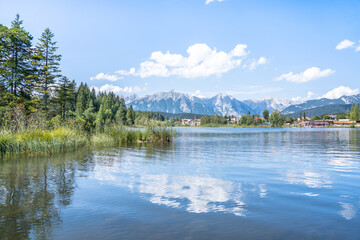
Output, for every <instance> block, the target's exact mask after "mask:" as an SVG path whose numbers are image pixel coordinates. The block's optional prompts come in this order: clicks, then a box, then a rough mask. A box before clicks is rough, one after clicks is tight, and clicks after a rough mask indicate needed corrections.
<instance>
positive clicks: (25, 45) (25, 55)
mask: <svg viewBox="0 0 360 240" xmlns="http://www.w3.org/2000/svg"><path fill="white" fill-rule="evenodd" d="M22 22H23V21H22V20H20V16H19V15H18V14H17V15H16V18H15V20H14V21H12V22H11V28H10V29H9V28H7V27H5V26H2V25H1V26H0V53H1V58H0V62H1V64H0V83H1V84H2V85H3V86H5V88H6V89H7V90H8V91H9V92H10V93H12V94H14V95H16V96H22V97H26V98H28V99H29V98H30V94H31V74H32V70H33V68H32V65H31V57H32V49H31V40H32V36H31V35H30V33H28V32H27V31H25V30H24V28H23V27H22Z"/></svg>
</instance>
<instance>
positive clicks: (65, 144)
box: [0, 128, 87, 156]
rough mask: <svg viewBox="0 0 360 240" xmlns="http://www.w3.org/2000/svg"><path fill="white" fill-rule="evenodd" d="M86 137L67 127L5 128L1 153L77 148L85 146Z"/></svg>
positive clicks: (52, 151)
mask: <svg viewBox="0 0 360 240" xmlns="http://www.w3.org/2000/svg"><path fill="white" fill-rule="evenodd" d="M86 139H87V138H86V136H81V135H79V134H76V132H75V131H72V130H71V129H66V128H58V129H54V130H26V131H24V132H17V133H13V132H10V131H6V130H3V131H0V155H2V156H4V155H8V154H14V153H15V154H30V155H38V154H49V153H56V152H62V151H68V150H75V149H76V148H78V147H81V146H84V145H85V144H86V142H87V140H86Z"/></svg>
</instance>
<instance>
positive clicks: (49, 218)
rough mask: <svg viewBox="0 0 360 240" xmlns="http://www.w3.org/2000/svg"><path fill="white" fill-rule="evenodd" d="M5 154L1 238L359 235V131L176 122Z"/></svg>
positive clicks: (0, 167) (0, 181)
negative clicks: (146, 132)
mask: <svg viewBox="0 0 360 240" xmlns="http://www.w3.org/2000/svg"><path fill="white" fill-rule="evenodd" d="M177 130H178V133H179V134H178V135H179V136H178V138H177V139H176V141H175V142H174V143H171V144H166V145H157V144H139V145H127V146H123V147H119V148H111V149H100V150H96V149H94V150H91V151H78V152H76V153H66V154H61V155H58V156H52V157H41V158H40V157H39V158H29V157H27V158H23V159H12V160H11V161H9V160H8V161H1V162H0V239H28V238H31V239H102V240H105V239H360V210H359V209H360V131H359V130H356V129H261V128H180V129H177Z"/></svg>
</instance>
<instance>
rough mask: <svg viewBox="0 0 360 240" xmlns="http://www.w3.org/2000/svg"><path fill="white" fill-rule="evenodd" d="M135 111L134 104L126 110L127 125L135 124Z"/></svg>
mask: <svg viewBox="0 0 360 240" xmlns="http://www.w3.org/2000/svg"><path fill="white" fill-rule="evenodd" d="M135 117H136V115H135V111H134V109H133V107H132V106H130V107H129V109H128V110H127V112H126V123H127V125H133V124H134V123H135Z"/></svg>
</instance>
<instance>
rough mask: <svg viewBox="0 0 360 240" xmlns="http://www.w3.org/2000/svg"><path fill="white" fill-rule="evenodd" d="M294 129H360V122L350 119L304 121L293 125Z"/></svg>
mask: <svg viewBox="0 0 360 240" xmlns="http://www.w3.org/2000/svg"><path fill="white" fill-rule="evenodd" d="M291 126H292V127H312V128H324V127H329V126H339V127H343V126H347V127H351V126H357V127H360V121H350V120H349V119H339V120H314V121H303V122H295V123H294V124H292V125H291Z"/></svg>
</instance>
